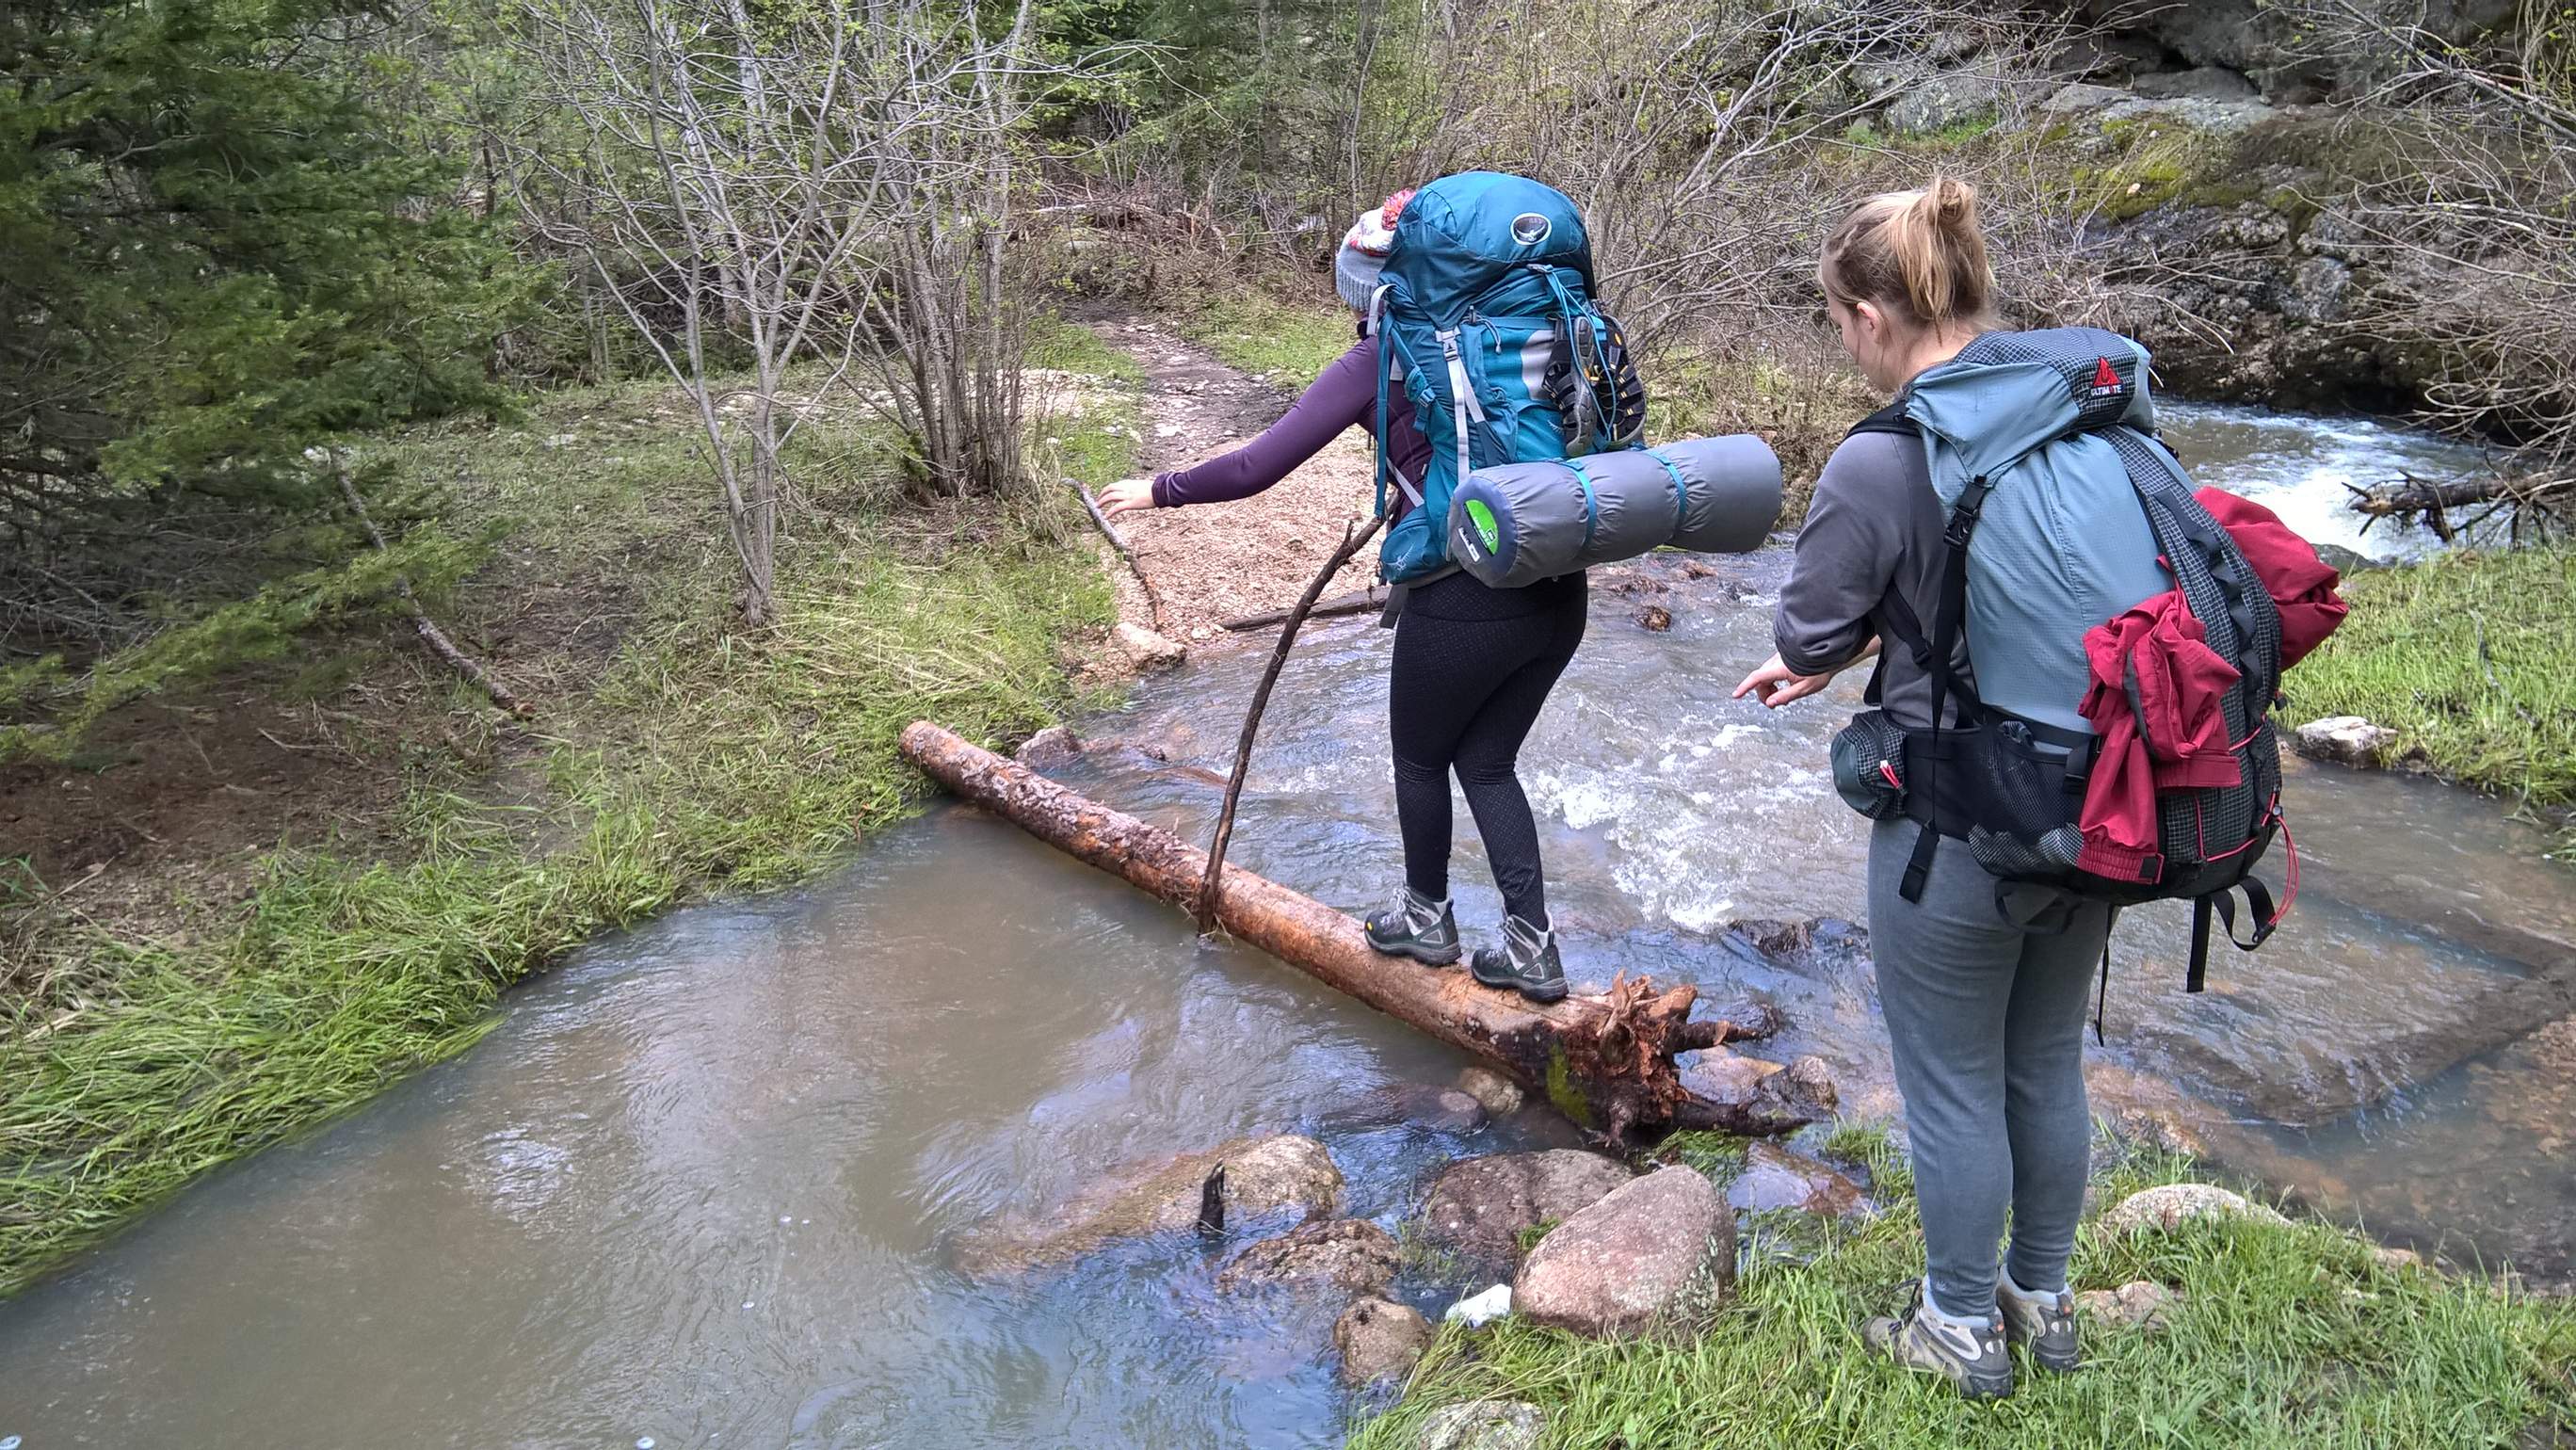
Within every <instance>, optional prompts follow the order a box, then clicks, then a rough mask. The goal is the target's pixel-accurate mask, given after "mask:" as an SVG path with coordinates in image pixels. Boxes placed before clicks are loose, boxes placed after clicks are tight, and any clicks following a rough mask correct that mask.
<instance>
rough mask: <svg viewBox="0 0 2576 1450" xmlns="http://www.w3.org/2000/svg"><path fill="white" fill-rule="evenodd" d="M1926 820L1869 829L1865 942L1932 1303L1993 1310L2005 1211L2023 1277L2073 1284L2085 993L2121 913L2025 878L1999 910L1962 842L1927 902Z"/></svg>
mask: <svg viewBox="0 0 2576 1450" xmlns="http://www.w3.org/2000/svg"><path fill="white" fill-rule="evenodd" d="M1920 829H1921V827H1919V826H1917V825H1916V824H1914V823H1913V822H1912V821H1908V820H1903V819H1897V820H1886V821H1880V822H1878V823H1877V824H1876V825H1875V826H1874V827H1873V828H1872V830H1871V833H1870V838H1869V931H1870V944H1871V947H1872V949H1873V951H1874V953H1875V955H1876V956H1877V959H1878V999H1879V1005H1880V1007H1881V1008H1882V1010H1884V1011H1885V1012H1886V1014H1887V1038H1888V1044H1889V1047H1890V1048H1891V1050H1892V1052H1893V1055H1894V1057H1895V1059H1896V1088H1897V1091H1898V1092H1899V1093H1901V1094H1903V1095H1904V1098H1905V1123H1906V1133H1907V1136H1908V1137H1909V1138H1910V1139H1911V1141H1912V1144H1913V1162H1914V1185H1915V1194H1916V1197H1917V1198H1918V1200H1919V1201H1920V1204H1921V1207H1922V1212H1923V1246H1924V1257H1925V1259H1926V1261H1927V1272H1928V1276H1929V1278H1930V1279H1931V1287H1932V1299H1933V1302H1934V1303H1935V1304H1937V1305H1938V1306H1940V1307H1941V1308H1942V1309H1943V1310H1945V1311H1947V1312H1949V1313H1951V1314H1958V1315H1974V1316H1981V1315H1985V1314H1989V1313H1991V1312H1993V1306H1994V1302H1995V1270H1996V1264H1995V1245H1996V1243H1997V1241H1998V1240H2000V1239H2001V1238H2002V1237H2003V1233H2004V1214H2005V1210H2007V1209H2009V1210H2011V1213H2012V1249H2011V1252H2010V1254H2009V1255H2008V1256H2007V1258H2006V1262H2005V1265H2004V1267H2005V1268H2006V1269H2008V1270H2009V1271H2010V1272H2011V1274H2012V1277H2013V1281H2014V1282H2015V1283H2017V1284H2020V1285H2021V1286H2022V1287H2023V1288H2026V1289H2039V1290H2045V1289H2054V1288H2058V1287H2060V1286H2062V1285H2064V1284H2065V1282H2066V1260H2067V1257H2068V1255H2070V1254H2071V1253H2073V1252H2074V1248H2075V1225H2076V1221H2077V1220H2078V1219H2079V1218H2081V1217H2082V1216H2083V1212H2084V1179H2085V1172H2086V1168H2087V1166H2088V1160H2089V1153H2090V1149H2091V1146H2092V1133H2093V1124H2092V1117H2091V1113H2090V1111H2089V1110H2088V1108H2087V1107H2086V1105H2085V1101H2084V1007H2085V998H2086V996H2087V994H2088V993H2087V989H2088V988H2090V987H2091V986H2092V983H2093V968H2094V967H2095V966H2096V965H2097V964H2099V963H2100V961H2101V959H2102V943H2103V941H2104V939H2105V938H2107V937H2108V936H2109V934H2110V930H2111V910H2110V908H2109V907H2107V906H2105V905H2103V904H2101V903H2099V902H2085V901H2078V900H2076V899H2075V898H2072V897H2069V896H2067V895H2065V894H2063V893H2061V892H2057V891H2053V890H2049V889H2047V888H2044V887H2028V886H2013V887H2009V888H2007V889H2006V893H2005V897H2004V903H2003V907H1999V906H1998V904H1997V893H1996V887H1997V886H1998V884H1999V883H1998V882H1997V881H1996V880H1995V878H1994V877H1992V876H1990V875H1988V874H1987V873H1986V870H1985V868H1984V867H1982V866H1979V865H1978V864H1977V862H1976V858H1975V857H1973V856H1971V855H1969V854H1968V846H1967V843H1966V842H1964V841H1958V840H1946V841H1943V842H1942V843H1941V848H1940V850H1939V851H1938V852H1937V853H1936V854H1935V855H1934V857H1933V860H1932V872H1931V875H1930V877H1929V879H1928V880H1926V882H1925V883H1924V889H1923V899H1922V900H1920V901H1907V900H1905V899H1903V898H1902V897H1900V896H1898V895H1897V883H1898V881H1899V879H1900V878H1901V877H1902V876H1903V875H1904V872H1905V861H1906V857H1907V856H1909V855H1910V854H1912V852H1913V850H1914V838H1915V834H1916V832H1918V831H1919V830H1920ZM2006 908H2008V909H2009V910H2010V912H2011V916H2010V917H2009V918H2008V917H2007V916H2006V914H2005V909H2006Z"/></svg>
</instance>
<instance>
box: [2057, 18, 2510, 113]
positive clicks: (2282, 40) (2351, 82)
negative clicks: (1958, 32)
mask: <svg viewBox="0 0 2576 1450" xmlns="http://www.w3.org/2000/svg"><path fill="white" fill-rule="evenodd" d="M2073 8H2074V10H2075V12H2076V14H2077V15H2078V17H2079V18H2081V19H2083V20H2085V21H2087V22H2090V23H2091V24H2093V25H2096V26H2099V27H2102V30H2103V34H2102V38H2101V39H2100V40H2098V41H2096V42H2094V43H2092V44H2091V45H2090V46H2088V47H2087V49H2088V51H2089V52H2090V64H2089V65H2088V66H2087V67H2086V69H2087V71H2088V72H2089V73H2088V74H2086V75H2084V76H2082V77H2081V78H2082V79H2087V80H2111V81H2115V82H2116V83H2119V84H2123V85H2135V86H2136V87H2137V88H2138V89H2139V90H2140V92H2141V93H2143V94H2146V95H2150V96H2153V95H2157V94H2160V93H2162V94H2185V95H2189V94H2208V92H2205V91H2191V90H2185V91H2171V90H2167V89H2166V88H2167V87H2170V86H2173V85H2175V84H2178V82H2176V81H2175V80H2173V79H2170V78H2172V77H2178V76H2186V75H2190V74H2192V73H2194V72H2201V73H2205V74H2202V75H2200V76H2198V77H2197V78H2196V79H2195V80H2192V81H2185V82H2179V84H2186V85H2217V86H2226V85H2228V84H2229V80H2228V79H2224V78H2232V80H2233V83H2234V84H2236V85H2241V86H2243V87H2244V88H2245V89H2244V94H2245V95H2248V96H2251V95H2257V94H2259V95H2262V96H2265V97H2267V98H2269V99H2271V100H2274V101H2276V102H2281V103H2284V104H2292V105H2298V104H2308V103H2313V102H2316V101H2322V100H2327V99H2330V98H2332V97H2334V96H2336V95H2339V94H2350V93H2352V92H2353V91H2354V90H2355V89H2356V87H2358V86H2360V85H2364V84H2367V83H2368V82H2369V81H2370V80H2371V79H2372V78H2373V73H2374V70H2375V68H2376V67H2377V66H2378V65H2379V64H2382V63H2384V62H2385V59H2386V52H2385V51H2384V50H2378V49H2374V48H2372V47H2370V46H2367V45H2353V44H2343V45H2327V44H2323V43H2321V42H2320V41H2319V40H2318V38H2317V36H2316V26H2315V25H2314V23H2313V20H2312V18H2311V17H2308V16H2305V15H2302V14H2301V13H2300V9H2299V7H2298V6H2295V5H2284V4H2282V3H2280V0H2190V3H2187V4H2174V3H2172V0H2079V3H2078V4H2076V5H2075V6H2074V7H2073ZM2358 8H2359V9H2360V10H2362V11H2363V12H2365V13H2366V14H2368V15H2370V16H2373V17H2375V18H2377V19H2380V20H2382V21H2384V22H2386V23H2389V24H2393V25H2420V26H2421V27H2422V28H2423V29H2425V30H2426V31H2428V32H2430V33H2431V34H2433V35H2434V36H2436V37H2438V38H2440V39H2442V40H2446V41H2461V40H2468V39H2471V38H2473V37H2475V36H2477V35H2478V34H2480V33H2482V32H2484V31H2487V30H2490V29H2493V28H2494V27H2496V26H2498V25H2501V24H2503V23H2505V22H2506V21H2508V20H2510V19H2512V18H2513V17H2514V15H2515V13H2516V12H2517V11H2518V10H2519V9H2520V8H2521V7H2520V4H2519V0H2361V3H2360V5H2359V6H2358ZM2222 77H2224V78H2222ZM2220 98H2221V99H2224V98H2225V97H2220Z"/></svg>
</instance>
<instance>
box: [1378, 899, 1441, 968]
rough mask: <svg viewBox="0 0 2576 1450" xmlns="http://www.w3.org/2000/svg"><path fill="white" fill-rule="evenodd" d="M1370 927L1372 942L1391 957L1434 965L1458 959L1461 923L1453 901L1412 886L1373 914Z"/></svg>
mask: <svg viewBox="0 0 2576 1450" xmlns="http://www.w3.org/2000/svg"><path fill="white" fill-rule="evenodd" d="M1367 926H1368V944H1369V945H1370V946H1373V947H1375V948H1377V949H1378V950H1379V951H1382V952H1384V953H1386V954H1387V955H1388V956H1391V957H1411V958H1413V959H1414V960H1415V961H1417V962H1421V963H1424V964H1425V965H1428V966H1434V967H1445V966H1447V965H1449V964H1450V963H1451V962H1454V961H1456V960H1458V922H1457V919H1456V918H1455V917H1452V916H1451V915H1450V914H1449V903H1448V902H1446V901H1434V900H1432V899H1431V898H1430V897H1428V896H1425V895H1423V894H1422V893H1421V892H1419V891H1416V890H1414V889H1413V888H1412V887H1410V886H1408V887H1406V888H1404V889H1403V890H1402V891H1400V892H1398V893H1396V898H1395V905H1393V906H1390V907H1388V908H1387V909H1386V910H1384V911H1381V912H1378V913H1376V914H1374V915H1372V916H1371V917H1369V919H1368V923H1367Z"/></svg>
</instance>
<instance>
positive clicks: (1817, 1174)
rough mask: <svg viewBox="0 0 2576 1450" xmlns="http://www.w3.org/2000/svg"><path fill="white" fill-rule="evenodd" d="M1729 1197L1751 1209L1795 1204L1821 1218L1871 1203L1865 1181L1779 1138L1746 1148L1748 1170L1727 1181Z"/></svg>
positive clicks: (1843, 1215) (1846, 1213) (1845, 1213)
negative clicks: (1783, 1143)
mask: <svg viewBox="0 0 2576 1450" xmlns="http://www.w3.org/2000/svg"><path fill="white" fill-rule="evenodd" d="M1726 1201H1727V1202H1728V1203H1730V1204H1732V1205H1734V1206H1735V1207H1737V1208H1740V1209H1744V1210H1746V1211H1748V1212H1759V1211H1761V1210H1764V1209H1775V1208H1795V1209H1803V1210H1804V1211H1806V1212H1808V1213H1812V1214H1815V1215H1816V1216H1817V1217H1819V1218H1848V1217H1850V1216H1851V1215H1852V1214H1854V1213H1857V1212H1859V1211H1861V1210H1862V1209H1863V1208H1865V1207H1867V1206H1868V1197H1867V1195H1865V1194H1863V1193H1862V1192H1861V1187H1860V1185H1859V1184H1857V1183H1855V1182H1853V1181H1852V1180H1851V1179H1850V1178H1849V1177H1847V1176H1845V1175H1844V1174H1842V1173H1839V1172H1837V1171H1835V1170H1834V1169H1833V1168H1832V1167H1830V1166H1828V1165H1826V1164H1823V1163H1820V1162H1818V1161H1816V1160H1815V1159H1813V1158H1810V1157H1808V1156H1806V1155H1805V1154H1803V1153H1792V1152H1790V1151H1789V1150H1788V1149H1786V1148H1783V1147H1781V1146H1780V1145H1778V1144H1777V1143H1759V1142H1757V1143H1754V1144H1751V1145H1750V1146H1748V1147H1747V1148H1746V1149H1745V1151H1744V1171H1743V1172H1741V1173H1738V1174H1737V1175H1735V1180H1734V1181H1733V1182H1731V1183H1729V1184H1727V1186H1726Z"/></svg>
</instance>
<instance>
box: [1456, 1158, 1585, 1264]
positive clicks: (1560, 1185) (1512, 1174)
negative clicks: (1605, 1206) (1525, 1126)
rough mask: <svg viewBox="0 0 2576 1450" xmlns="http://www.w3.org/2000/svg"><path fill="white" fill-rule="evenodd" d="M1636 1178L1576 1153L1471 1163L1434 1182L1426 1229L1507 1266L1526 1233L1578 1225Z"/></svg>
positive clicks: (1495, 1159)
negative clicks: (1575, 1220) (1576, 1220)
mask: <svg viewBox="0 0 2576 1450" xmlns="http://www.w3.org/2000/svg"><path fill="white" fill-rule="evenodd" d="M1631 1176H1632V1175H1631V1174H1630V1173H1629V1172H1628V1168H1627V1165H1626V1164H1624V1163H1621V1162H1619V1161H1618V1160H1617V1159H1615V1158H1605V1157H1603V1156H1601V1155H1600V1154H1598V1153H1583V1152H1578V1151H1576V1150H1574V1149H1571V1148H1551V1149H1548V1150H1546V1151H1544V1152H1537V1153H1502V1154H1497V1155H1495V1156H1493V1157H1489V1158H1470V1159H1468V1160H1467V1161H1465V1162H1463V1163H1454V1164H1451V1165H1450V1166H1449V1167H1448V1168H1446V1169H1444V1170H1442V1172H1441V1174H1440V1176H1439V1178H1437V1179H1435V1180H1434V1181H1433V1182H1432V1185H1431V1193H1430V1196H1429V1197H1428V1198H1427V1199H1426V1200H1425V1201H1424V1203H1423V1207H1422V1222H1423V1227H1424V1228H1426V1229H1428V1230H1429V1231H1430V1233H1431V1235H1432V1237H1433V1238H1435V1239H1437V1240H1439V1241H1440V1242H1442V1243H1444V1244H1447V1245H1449V1246H1451V1247H1453V1248H1456V1249H1459V1250H1461V1251H1463V1252H1465V1253H1468V1254H1471V1255H1474V1256H1476V1257H1479V1258H1484V1259H1493V1260H1501V1259H1508V1258H1510V1257H1511V1256H1512V1254H1513V1253H1514V1252H1515V1251H1516V1250H1517V1249H1518V1248H1519V1239H1520V1235H1521V1231H1522V1230H1523V1229H1529V1228H1535V1227H1537V1226H1538V1225H1540V1224H1542V1223H1546V1222H1547V1221H1549V1220H1550V1219H1555V1220H1558V1221H1563V1220H1565V1219H1569V1218H1572V1217H1573V1216H1574V1215H1575V1214H1577V1213H1580V1212H1581V1211H1583V1210H1584V1209H1585V1208H1587V1207H1590V1206H1591V1205H1592V1204H1593V1203H1594V1202H1596V1201H1597V1200H1599V1199H1600V1198H1601V1197H1602V1195H1604V1194H1606V1193H1609V1192H1610V1191H1611V1190H1613V1189H1615V1188H1618V1187H1619V1186H1620V1185H1621V1184H1624V1183H1626V1182H1627V1181H1628V1180H1629V1178H1630V1177H1631Z"/></svg>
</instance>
